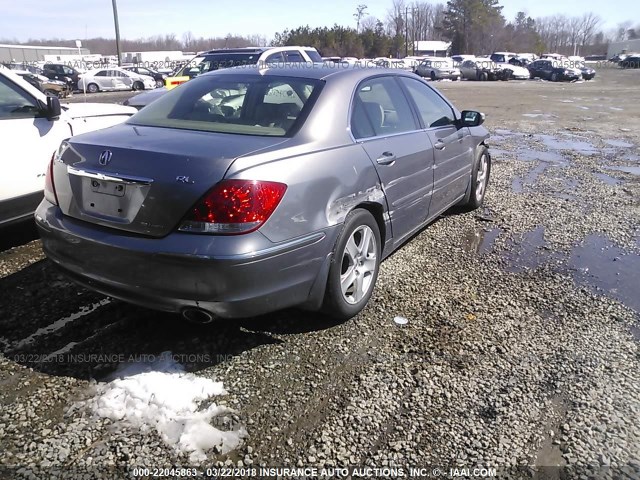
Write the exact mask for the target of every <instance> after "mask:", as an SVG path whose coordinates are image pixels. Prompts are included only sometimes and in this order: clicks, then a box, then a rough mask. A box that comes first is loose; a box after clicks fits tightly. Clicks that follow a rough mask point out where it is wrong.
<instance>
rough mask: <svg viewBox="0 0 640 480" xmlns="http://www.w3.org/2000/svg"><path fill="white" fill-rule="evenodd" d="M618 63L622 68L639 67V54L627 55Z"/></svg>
mask: <svg viewBox="0 0 640 480" xmlns="http://www.w3.org/2000/svg"><path fill="white" fill-rule="evenodd" d="M618 65H619V66H620V67H622V68H640V55H629V56H627V57H625V58H624V60H620V62H618Z"/></svg>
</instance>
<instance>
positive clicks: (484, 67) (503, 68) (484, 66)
mask: <svg viewBox="0 0 640 480" xmlns="http://www.w3.org/2000/svg"><path fill="white" fill-rule="evenodd" d="M460 74H461V77H462V78H464V79H467V80H480V81H486V80H510V79H519V80H522V79H526V78H529V71H528V70H526V69H524V68H523V67H518V66H516V65H511V64H508V63H496V62H493V61H492V60H491V59H489V58H481V57H476V58H473V59H469V60H465V61H464V62H462V64H461V65H460Z"/></svg>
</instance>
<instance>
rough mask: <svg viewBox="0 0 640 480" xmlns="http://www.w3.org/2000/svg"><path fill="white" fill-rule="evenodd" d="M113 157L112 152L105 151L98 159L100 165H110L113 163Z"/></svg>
mask: <svg viewBox="0 0 640 480" xmlns="http://www.w3.org/2000/svg"><path fill="white" fill-rule="evenodd" d="M111 155H112V153H111V150H105V151H104V152H102V153H101V154H100V156H99V157H98V163H99V164H100V165H109V162H111Z"/></svg>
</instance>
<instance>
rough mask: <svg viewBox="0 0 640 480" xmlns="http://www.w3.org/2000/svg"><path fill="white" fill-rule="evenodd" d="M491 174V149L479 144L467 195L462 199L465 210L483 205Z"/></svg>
mask: <svg viewBox="0 0 640 480" xmlns="http://www.w3.org/2000/svg"><path fill="white" fill-rule="evenodd" d="M490 174H491V155H489V149H488V148H487V147H485V146H484V145H479V146H478V149H477V152H476V158H475V161H474V163H473V168H472V169H471V179H470V181H469V187H468V190H467V195H466V196H465V198H464V200H463V201H462V205H461V206H462V207H463V208H464V209H465V210H475V209H476V208H478V207H480V205H482V202H483V201H484V196H485V193H486V192H487V185H488V184H489V175H490Z"/></svg>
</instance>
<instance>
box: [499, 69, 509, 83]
mask: <svg viewBox="0 0 640 480" xmlns="http://www.w3.org/2000/svg"><path fill="white" fill-rule="evenodd" d="M511 73H512V72H511V70H505V71H504V73H503V74H502V78H501V79H500V80H502V81H504V82H507V81H509V80H511Z"/></svg>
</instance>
